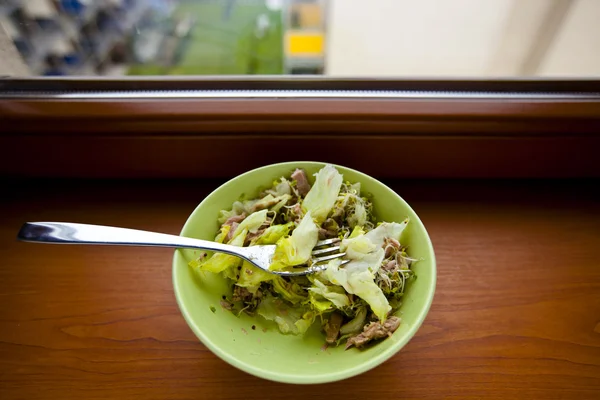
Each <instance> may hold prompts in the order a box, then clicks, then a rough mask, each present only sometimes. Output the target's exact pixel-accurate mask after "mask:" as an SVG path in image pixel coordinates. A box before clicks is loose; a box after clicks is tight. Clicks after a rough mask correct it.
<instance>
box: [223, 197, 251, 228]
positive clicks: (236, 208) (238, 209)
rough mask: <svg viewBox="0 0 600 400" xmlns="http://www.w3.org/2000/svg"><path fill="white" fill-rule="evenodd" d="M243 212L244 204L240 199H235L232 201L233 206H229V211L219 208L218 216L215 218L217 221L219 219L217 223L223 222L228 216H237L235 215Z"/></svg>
mask: <svg viewBox="0 0 600 400" xmlns="http://www.w3.org/2000/svg"><path fill="white" fill-rule="evenodd" d="M244 212H245V207H244V204H243V203H242V202H241V201H236V202H235V203H233V206H232V207H231V210H229V211H227V210H221V211H219V217H218V218H217V221H219V224H223V223H225V221H227V220H228V219H229V218H230V217H234V216H237V215H242V214H243V213H244Z"/></svg>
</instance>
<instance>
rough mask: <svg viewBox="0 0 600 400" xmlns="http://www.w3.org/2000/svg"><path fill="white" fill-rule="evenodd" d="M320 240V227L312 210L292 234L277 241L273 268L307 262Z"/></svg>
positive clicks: (278, 268)
mask: <svg viewBox="0 0 600 400" xmlns="http://www.w3.org/2000/svg"><path fill="white" fill-rule="evenodd" d="M318 240H319V228H318V227H317V225H316V224H315V223H314V222H313V220H312V216H311V213H310V211H309V212H308V213H306V215H305V216H304V218H302V221H301V222H300V224H299V225H298V226H297V227H296V229H294V232H292V236H290V237H284V238H281V239H279V240H278V241H277V250H276V251H275V255H274V256H273V264H271V267H270V268H271V270H274V271H275V270H280V269H284V268H286V267H291V266H294V265H300V264H304V263H306V262H307V261H308V260H309V259H310V253H311V252H312V249H313V247H315V245H316V244H317V241H318Z"/></svg>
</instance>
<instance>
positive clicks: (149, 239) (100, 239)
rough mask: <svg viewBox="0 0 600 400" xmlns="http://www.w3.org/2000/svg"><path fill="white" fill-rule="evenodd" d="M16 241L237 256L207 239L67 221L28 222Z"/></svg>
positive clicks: (231, 250) (229, 249)
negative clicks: (141, 247)
mask: <svg viewBox="0 0 600 400" xmlns="http://www.w3.org/2000/svg"><path fill="white" fill-rule="evenodd" d="M17 239H19V240H22V241H25V242H38V243H54V244H98V245H120V246H152V247H173V248H190V249H201V250H211V251H218V252H221V253H227V254H232V255H237V256H240V254H239V253H240V252H239V248H236V247H234V246H230V245H226V244H221V243H216V242H210V241H207V240H200V239H192V238H186V237H182V236H176V235H168V234H165V233H156V232H148V231H140V230H137V229H127V228H117V227H112V226H102V225H88V224H73V223H68V222H27V223H25V224H24V225H23V226H22V227H21V230H20V231H19V234H18V235H17Z"/></svg>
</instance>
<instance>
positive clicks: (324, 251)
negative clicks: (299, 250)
mask: <svg viewBox="0 0 600 400" xmlns="http://www.w3.org/2000/svg"><path fill="white" fill-rule="evenodd" d="M340 242H341V240H340V239H338V238H334V239H326V240H320V241H318V242H317V244H316V246H315V247H314V249H313V251H312V256H313V259H312V265H316V264H321V263H324V262H327V261H330V260H333V259H336V258H340V257H344V256H345V255H346V253H340ZM316 256H321V257H316Z"/></svg>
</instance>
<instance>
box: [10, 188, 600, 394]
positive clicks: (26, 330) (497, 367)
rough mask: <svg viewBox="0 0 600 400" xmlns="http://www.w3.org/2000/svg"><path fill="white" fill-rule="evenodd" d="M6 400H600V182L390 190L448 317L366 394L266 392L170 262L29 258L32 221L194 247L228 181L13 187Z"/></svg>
mask: <svg viewBox="0 0 600 400" xmlns="http://www.w3.org/2000/svg"><path fill="white" fill-rule="evenodd" d="M0 183H2V187H3V188H4V189H3V196H2V198H1V199H0V205H1V206H2V213H0V259H1V260H2V267H1V268H0V298H1V299H2V308H1V309H0V398H2V399H19V398H26V399H32V398H36V399H71V398H72V399H81V398H85V399H96V398H98V399H100V398H102V399H104V398H127V399H135V398H143V399H145V400H149V399H184V398H215V399H239V398H246V399H264V398H285V399H307V398H309V396H310V397H315V398H319V399H320V398H323V399H325V398H345V399H349V398H365V397H367V396H368V397H369V398H371V397H372V398H426V399H439V398H454V399H478V398H489V399H507V398H511V399H512V398H523V399H554V398H556V399H559V398H560V399H565V398H568V399H592V398H598V395H599V394H600V252H599V251H598V243H600V241H599V239H600V197H599V196H598V194H597V193H595V192H594V189H595V188H596V187H597V183H598V182H597V181H541V182H540V181H445V182H443V181H426V182H423V181H405V182H390V184H391V186H392V187H393V188H395V189H396V190H397V191H398V192H399V193H400V194H401V195H402V196H403V197H404V198H405V199H406V200H407V201H409V202H410V203H411V204H412V205H413V207H414V208H415V210H416V211H417V213H419V215H420V216H421V217H422V219H423V222H424V223H425V225H426V227H427V228H428V230H429V232H430V234H431V237H432V240H433V243H434V247H435V250H436V254H437V258H438V287H437V292H436V296H435V300H434V304H433V307H432V309H431V312H430V314H429V315H428V317H427V319H426V321H425V323H424V325H423V326H422V328H421V329H420V331H419V332H418V333H417V335H416V336H415V337H414V339H413V340H412V341H411V342H410V343H409V344H408V345H407V346H406V347H405V348H404V349H403V350H402V351H401V352H400V353H398V354H397V355H396V356H394V357H393V358H392V359H391V360H389V361H388V362H386V363H385V364H383V365H381V366H380V367H378V368H376V369H375V370H372V371H370V372H367V373H365V374H363V375H361V376H358V377H356V378H352V379H349V380H347V381H344V382H338V383H333V384H327V385H320V386H317V387H315V386H302V387H297V386H291V385H284V384H277V383H271V382H268V381H264V380H261V379H259V378H255V377H252V376H249V375H246V374H245V373H243V372H240V371H238V370H236V369H234V368H233V367H230V366H229V365H228V364H226V363H225V362H223V361H221V360H220V359H218V358H217V357H216V356H214V355H213V354H212V353H211V352H209V351H208V350H207V349H206V348H205V347H204V346H203V345H202V344H200V343H199V341H198V340H197V339H196V338H195V336H194V335H193V334H192V332H191V331H190V329H189V328H188V327H187V325H186V324H185V322H184V320H183V318H182V317H181V316H180V314H179V311H178V308H177V306H176V304H175V300H174V296H173V292H172V286H171V271H170V270H171V256H172V252H171V251H168V250H164V249H143V250H140V249H135V248H116V247H114V248H110V247H91V246H90V247H83V246H82V247H76V246H44V245H34V244H26V243H17V242H16V241H15V239H14V238H15V235H16V232H17V230H18V228H19V227H20V224H21V223H22V222H24V221H27V220H59V221H60V220H63V221H74V222H88V223H102V224H109V225H110V224H112V225H120V226H128V227H135V228H140V229H149V230H157V231H163V232H168V233H177V232H178V231H179V230H180V228H181V226H182V225H183V222H184V221H185V219H186V217H187V215H188V214H189V213H190V212H191V211H192V209H193V208H194V206H195V205H196V204H197V203H198V202H199V201H200V200H201V199H202V197H203V196H205V195H206V194H207V193H208V192H209V191H210V190H212V189H213V188H215V187H216V186H217V185H218V183H219V182H218V181H169V182H163V181H136V182H123V181H122V182H111V181H98V182H92V181H88V182H76V181H4V182H0Z"/></svg>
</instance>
